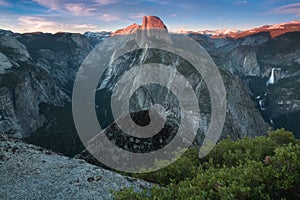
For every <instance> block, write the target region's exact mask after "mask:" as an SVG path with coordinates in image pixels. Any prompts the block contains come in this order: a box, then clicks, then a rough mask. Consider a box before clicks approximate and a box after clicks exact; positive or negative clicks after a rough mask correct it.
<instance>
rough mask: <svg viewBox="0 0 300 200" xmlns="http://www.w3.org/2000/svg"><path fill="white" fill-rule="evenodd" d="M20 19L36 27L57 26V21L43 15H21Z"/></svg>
mask: <svg viewBox="0 0 300 200" xmlns="http://www.w3.org/2000/svg"><path fill="white" fill-rule="evenodd" d="M18 20H19V21H20V22H22V23H24V24H29V25H31V26H33V27H35V28H45V27H53V26H56V25H57V23H56V22H53V21H48V20H46V19H44V18H41V17H30V16H25V17H19V18H18Z"/></svg>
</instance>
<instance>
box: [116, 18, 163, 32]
mask: <svg viewBox="0 0 300 200" xmlns="http://www.w3.org/2000/svg"><path fill="white" fill-rule="evenodd" d="M149 28H153V29H167V26H166V25H165V24H164V22H163V21H162V20H161V19H160V18H159V17H157V16H144V18H143V23H142V25H138V24H136V23H134V24H131V25H130V26H128V27H126V28H123V29H119V30H117V31H115V32H113V33H112V36H114V35H128V34H132V33H135V32H136V31H137V30H138V29H149Z"/></svg>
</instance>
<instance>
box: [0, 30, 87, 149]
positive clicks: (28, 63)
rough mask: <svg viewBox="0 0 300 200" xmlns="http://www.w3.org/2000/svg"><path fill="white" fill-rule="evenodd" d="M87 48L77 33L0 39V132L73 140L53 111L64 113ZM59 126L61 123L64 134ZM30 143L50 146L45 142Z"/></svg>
mask: <svg viewBox="0 0 300 200" xmlns="http://www.w3.org/2000/svg"><path fill="white" fill-rule="evenodd" d="M91 49H92V46H91V44H90V42H89V41H88V40H87V39H86V38H85V37H84V36H82V35H80V34H70V33H58V34H54V35H52V34H42V33H30V34H6V35H0V52H1V54H0V55H1V59H2V61H3V62H1V63H0V66H1V67H0V69H1V74H0V87H1V89H0V102H1V104H0V130H1V132H3V133H5V134H8V135H13V136H15V137H18V138H23V137H28V136H32V135H35V133H36V132H39V131H41V132H43V135H44V136H47V135H48V133H49V134H52V133H54V135H56V136H54V138H55V137H58V138H59V137H61V136H59V135H61V134H60V132H65V133H67V134H68V133H69V132H72V135H73V138H75V136H76V132H75V130H74V129H72V125H68V124H67V123H66V122H68V120H66V119H65V113H62V112H58V111H57V110H66V105H67V104H70V102H71V90H72V85H73V81H74V77H75V74H76V72H77V70H78V68H79V66H80V64H81V62H82V60H83V59H84V58H85V56H86V55H87V54H88V53H89V51H90V50H91ZM49 109H51V111H52V112H49ZM55 112H56V113H55ZM65 112H68V113H71V108H68V111H65ZM58 113H59V114H58ZM59 115H60V116H59ZM69 116H70V117H71V115H69ZM58 118H60V119H61V120H58ZM59 121H60V122H59ZM69 121H70V120H69ZM60 124H64V127H65V129H64V130H62V128H59V126H60V127H61V125H60ZM58 133H59V134H58ZM69 134H71V133H69ZM63 137H65V136H63ZM58 138H57V139H58ZM35 140H39V142H41V141H47V140H48V142H47V143H51V142H50V140H49V139H46V140H45V138H42V139H35ZM58 140H62V138H60V139H58ZM69 140H70V138H69ZM76 141H77V142H75V143H76V144H79V140H76ZM52 142H54V143H55V141H53V140H52ZM36 143H38V142H36ZM49 145H50V144H49ZM73 145H74V143H73ZM46 146H48V145H46ZM56 146H57V144H56ZM62 146H64V145H62Z"/></svg>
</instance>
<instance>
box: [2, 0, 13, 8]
mask: <svg viewBox="0 0 300 200" xmlns="http://www.w3.org/2000/svg"><path fill="white" fill-rule="evenodd" d="M0 6H3V7H9V6H11V4H10V3H8V2H7V1H6V0H0Z"/></svg>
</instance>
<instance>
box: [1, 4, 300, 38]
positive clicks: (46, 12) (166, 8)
mask: <svg viewBox="0 0 300 200" xmlns="http://www.w3.org/2000/svg"><path fill="white" fill-rule="evenodd" d="M144 15H156V16H159V17H160V18H161V19H162V20H163V21H164V22H165V24H166V25H167V26H168V28H169V29H170V30H171V31H179V30H194V31H198V30H205V29H223V28H229V29H239V30H244V29H249V28H253V27H257V26H262V25H265V24H275V23H282V22H288V21H293V20H300V2H299V0H298V1H294V0H288V1H281V0H266V1H261V0H219V1H217V0H205V1H201V0H132V1H130V0H0V29H9V30H13V31H15V32H33V31H43V32H52V33H54V32H58V31H70V32H85V31H88V30H90V31H102V30H109V31H114V30H116V29H119V28H123V27H126V26H128V25H130V24H132V23H134V22H135V23H141V21H142V16H144Z"/></svg>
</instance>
